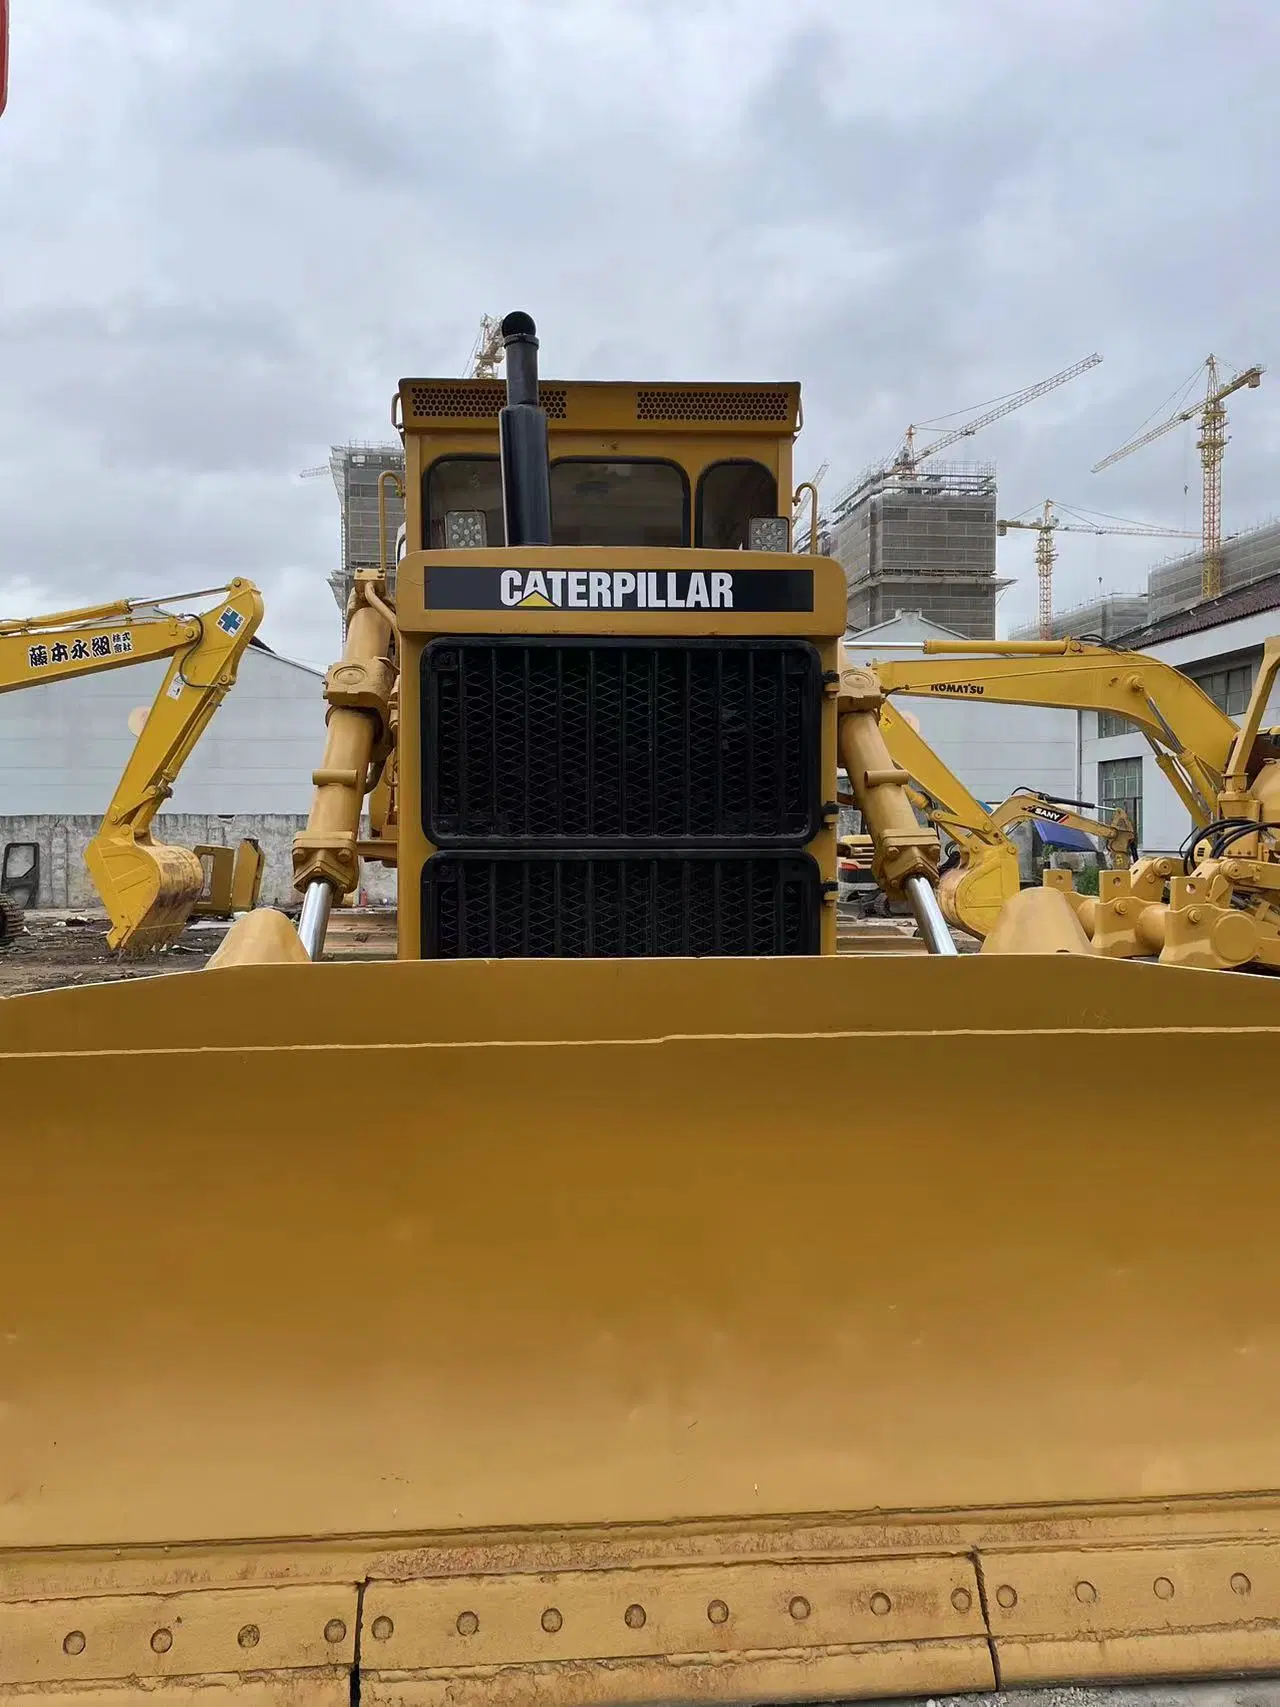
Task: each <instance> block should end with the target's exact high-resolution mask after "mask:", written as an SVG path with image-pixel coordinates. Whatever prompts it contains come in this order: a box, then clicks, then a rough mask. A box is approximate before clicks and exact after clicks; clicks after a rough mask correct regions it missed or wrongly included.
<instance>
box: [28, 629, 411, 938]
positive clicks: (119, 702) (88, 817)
mask: <svg viewBox="0 0 1280 1707" xmlns="http://www.w3.org/2000/svg"><path fill="white" fill-rule="evenodd" d="M166 667H167V665H166V664H165V662H163V661H158V662H154V663H146V664H138V665H135V666H132V667H130V668H127V669H121V670H111V671H106V672H104V673H102V674H99V675H91V676H81V677H79V678H78V679H76V680H74V681H65V682H53V683H49V684H48V685H47V686H41V687H32V688H24V689H23V690H22V691H21V692H19V693H7V694H0V809H2V811H0V857H2V856H3V852H4V850H5V849H6V848H12V849H16V847H17V845H18V844H30V843H34V844H35V846H36V847H37V848H38V849H39V867H40V873H39V895H38V904H39V905H41V906H46V907H72V908H77V909H80V908H83V909H86V910H90V909H96V908H97V905H98V902H97V897H96V895H95V893H94V891H93V888H92V886H91V884H90V883H89V879H88V875H87V873H86V872H85V869H84V860H83V852H84V846H85V843H86V842H87V841H88V839H89V837H90V836H92V835H93V833H94V831H95V830H96V829H97V827H98V824H99V822H100V821H101V818H102V814H103V812H104V811H105V809H106V807H107V804H108V802H109V801H110V800H111V797H112V795H113V794H114V793H115V790H116V787H117V785H118V784H119V782H120V778H121V775H122V773H123V771H124V768H125V765H126V763H127V762H128V759H129V756H130V753H131V752H132V750H133V745H134V736H133V733H132V732H131V730H130V727H129V722H130V716H131V714H132V713H133V712H134V711H135V710H138V709H139V708H143V707H149V706H150V705H151V703H152V701H153V700H154V698H155V695H156V692H157V690H158V689H159V686H160V683H161V681H162V680H163V677H164V672H165V669H166ZM322 689H323V677H322V675H321V674H320V672H319V671H317V670H313V669H310V668H308V667H307V666H306V665H303V664H296V663H294V662H292V661H291V660H290V659H288V658H282V657H280V656H278V655H277V654H276V653H274V652H272V651H270V650H269V649H268V648H267V647H265V646H263V645H261V644H260V643H259V642H258V641H256V640H255V641H254V642H253V643H252V644H251V645H250V648H249V650H248V651H247V652H246V653H245V655H244V658H243V659H242V660H241V664H240V670H239V675H238V678H237V681H236V685H235V687H234V688H233V689H232V690H231V692H230V693H229V694H228V695H227V697H226V698H225V699H224V701H223V702H222V705H221V706H220V707H219V709H218V710H217V712H216V713H215V714H214V717H213V721H212V722H211V723H210V725H209V727H208V729H207V730H206V731H205V733H204V736H203V737H202V739H201V741H200V743H199V745H198V746H197V747H196V749H195V751H194V753H193V754H192V756H191V758H190V759H189V760H188V762H187V764H186V765H185V767H184V768H183V771H182V774H181V776H180V777H179V779H178V784H177V787H176V789H175V791H174V794H173V797H172V799H171V800H170V801H169V802H168V803H167V805H166V807H165V809H164V810H162V811H161V812H160V813H159V814H158V815H157V818H156V820H155V823H154V826H153V833H154V834H155V836H156V838H157V839H158V840H161V841H170V842H176V843H178V844H180V845H183V846H186V847H192V846H195V845H196V844H197V843H200V842H205V843H211V844H219V843H220V844H223V845H227V846H232V845H234V844H235V843H236V842H238V841H239V840H240V839H241V837H243V836H255V837H256V838H257V839H258V841H259V842H261V844H262V846H263V849H264V851H265V852H266V855H267V871H266V878H265V881H264V884H263V899H264V900H267V901H276V902H279V901H290V900H292V899H294V896H293V890H292V878H291V869H290V845H291V842H292V838H293V835H294V832H295V831H296V830H299V829H301V828H302V826H303V825H304V823H305V821H306V815H307V812H308V809H309V807H310V804H311V791H312V790H311V773H312V771H313V770H314V769H315V768H316V766H317V765H318V764H319V763H320V759H321V755H322V754H323V751H324V714H325V705H324V698H323V694H322ZM25 859H26V855H25V854H18V853H17V852H11V855H10V866H11V872H12V870H13V869H14V868H15V867H16V868H20V867H21V865H22V864H23V863H24V862H25ZM371 871H372V872H375V873H378V874H379V875H380V868H371ZM387 875H390V874H387ZM371 880H372V881H374V882H375V883H376V882H377V878H376V877H374V878H372V879H371ZM380 887H381V886H380Z"/></svg>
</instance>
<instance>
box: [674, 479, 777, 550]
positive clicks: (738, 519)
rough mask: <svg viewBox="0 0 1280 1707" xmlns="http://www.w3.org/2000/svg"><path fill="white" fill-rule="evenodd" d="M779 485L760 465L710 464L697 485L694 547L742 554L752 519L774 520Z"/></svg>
mask: <svg viewBox="0 0 1280 1707" xmlns="http://www.w3.org/2000/svg"><path fill="white" fill-rule="evenodd" d="M777 513H778V482H777V481H776V480H775V479H774V477H773V473H772V471H771V470H770V469H768V468H766V467H765V465H764V464H763V463H762V462H713V463H712V464H711V467H710V468H707V469H704V470H703V472H702V477H701V479H700V480H699V481H698V521H697V528H696V531H695V534H694V543H695V545H706V546H710V547H713V548H714V549H716V550H720V551H737V550H739V549H742V550H745V549H746V545H747V529H748V524H749V523H750V521H751V518H752V516H776V515H777Z"/></svg>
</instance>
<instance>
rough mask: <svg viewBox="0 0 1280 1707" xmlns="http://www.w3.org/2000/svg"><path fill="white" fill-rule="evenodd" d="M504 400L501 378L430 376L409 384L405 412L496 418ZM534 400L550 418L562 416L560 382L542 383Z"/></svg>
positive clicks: (440, 416)
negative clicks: (407, 405)
mask: <svg viewBox="0 0 1280 1707" xmlns="http://www.w3.org/2000/svg"><path fill="white" fill-rule="evenodd" d="M506 401H507V388H506V386H505V385H504V384H503V383H502V381H501V380H496V379H494V380H464V381H456V382H455V383H453V384H449V383H448V382H447V381H442V380H432V381H429V382H422V383H420V384H417V385H410V386H409V413H410V415H412V416H413V418H414V419H415V420H420V419H422V418H424V417H425V418H427V419H429V420H450V421H464V420H465V421H496V420H497V418H498V416H499V414H500V413H501V411H502V408H503V406H504V404H505V403H506ZM538 401H539V403H540V404H541V405H542V407H543V408H544V409H545V410H546V412H547V416H548V418H549V419H550V420H552V421H563V420H564V417H565V390H564V387H563V386H556V385H544V386H543V387H542V388H541V390H540V392H539V395H538Z"/></svg>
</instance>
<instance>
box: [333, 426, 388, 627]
mask: <svg viewBox="0 0 1280 1707" xmlns="http://www.w3.org/2000/svg"><path fill="white" fill-rule="evenodd" d="M329 469H330V472H331V473H332V475H333V484H334V486H335V487H336V488H337V492H338V505H339V508H340V511H341V521H342V564H341V567H340V568H338V569H335V570H334V572H333V574H332V575H330V577H329V585H330V587H331V588H332V589H333V596H334V598H335V599H336V600H337V601H338V609H339V610H340V611H342V612H343V614H344V616H345V613H346V609H347V599H348V598H349V597H350V595H351V588H352V584H353V582H354V580H355V572H356V570H357V569H376V568H377V567H378V566H379V565H378V543H379V542H378V476H379V475H380V474H383V473H391V474H396V475H399V477H400V478H401V479H402V480H403V478H404V449H403V447H402V446H401V445H398V444H348V445H334V446H332V448H331V450H330V455H329ZM386 511H387V542H386V549H387V561H388V563H393V562H394V561H395V542H396V533H397V531H398V530H399V527H400V524H401V522H403V520H404V504H403V502H402V500H401V499H400V498H398V497H397V496H396V490H395V487H394V486H392V484H391V483H390V481H388V482H387V494H386Z"/></svg>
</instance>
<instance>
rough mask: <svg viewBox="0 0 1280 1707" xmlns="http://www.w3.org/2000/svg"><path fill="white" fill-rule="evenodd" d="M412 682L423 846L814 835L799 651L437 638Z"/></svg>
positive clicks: (817, 686)
mask: <svg viewBox="0 0 1280 1707" xmlns="http://www.w3.org/2000/svg"><path fill="white" fill-rule="evenodd" d="M423 671H424V681H423V703H424V706H425V707H426V718H425V726H424V730H423V772H424V774H423V803H424V818H425V823H424V828H425V830H426V833H427V836H428V838H429V839H430V840H431V841H432V842H434V843H435V844H436V845H437V846H450V845H460V844H464V843H467V842H484V843H490V844H491V843H494V842H502V843H505V844H508V845H509V844H511V843H516V844H522V845H528V844H530V843H544V844H547V843H550V844H555V843H560V844H563V843H565V842H569V843H572V844H573V845H575V846H578V845H582V844H584V843H585V844H596V843H601V842H608V843H610V844H613V845H616V844H617V843H618V842H624V843H626V842H630V843H637V842H649V843H653V842H664V843H670V842H673V841H674V842H680V841H685V842H695V843H697V842H706V843H716V842H721V843H723V842H734V843H742V842H775V843H777V842H791V843H795V844H802V843H804V842H807V841H808V840H809V839H810V838H811V837H812V836H813V835H814V834H816V832H817V829H818V827H819V825H820V823H821V800H820V784H821V768H820V759H821V715H822V681H821V667H820V662H819V658H818V654H817V652H816V651H815V650H814V648H813V647H812V646H809V645H807V644H805V643H803V642H783V641H760V642H747V641H737V642H733V641H702V640H699V641H693V642H687V641H671V642H648V643H644V644H633V643H632V642H629V641H627V642H619V641H615V642H607V641H606V642H600V641H597V640H584V641H572V640H565V639H556V640H550V639H547V640H532V641H525V640H523V639H514V640H503V639H495V638H492V637H485V638H483V639H480V640H476V641H474V642H472V641H463V640H456V639H448V640H438V641H434V642H432V644H431V645H430V646H429V647H428V648H427V649H426V651H425V653H424V658H423Z"/></svg>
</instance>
